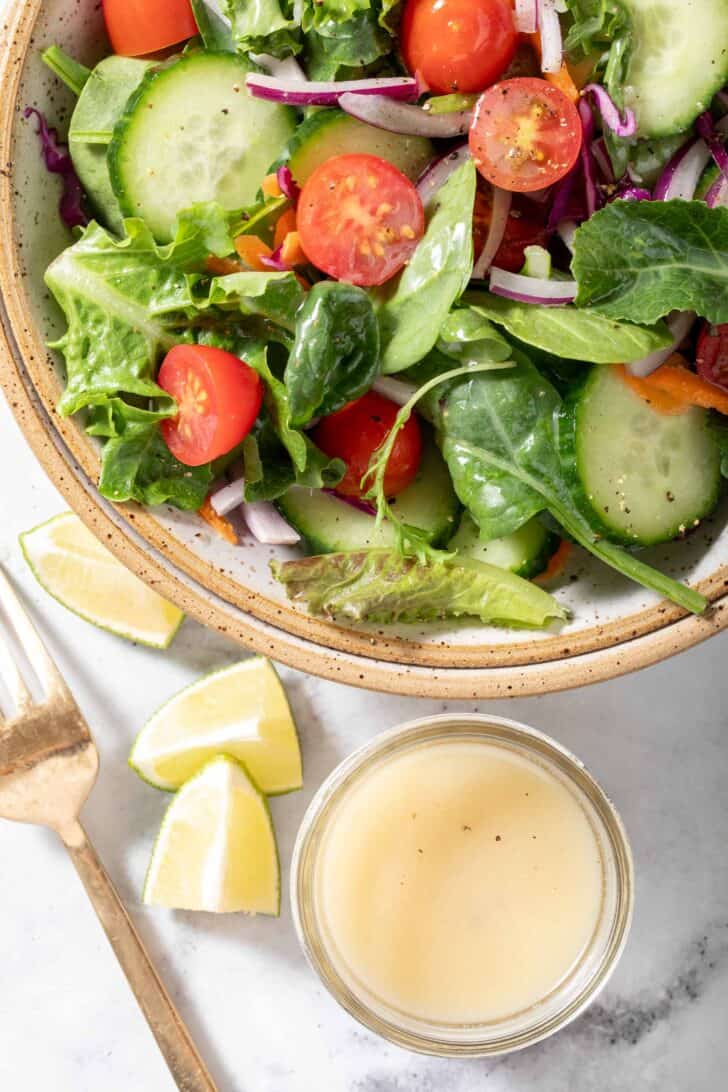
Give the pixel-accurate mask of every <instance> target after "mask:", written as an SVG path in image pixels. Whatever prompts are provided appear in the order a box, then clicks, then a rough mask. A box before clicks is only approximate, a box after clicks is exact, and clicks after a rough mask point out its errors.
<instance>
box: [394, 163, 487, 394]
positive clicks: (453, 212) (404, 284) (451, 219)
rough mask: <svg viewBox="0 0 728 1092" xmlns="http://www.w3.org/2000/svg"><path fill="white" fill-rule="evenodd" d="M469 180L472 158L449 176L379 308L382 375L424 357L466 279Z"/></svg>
mask: <svg viewBox="0 0 728 1092" xmlns="http://www.w3.org/2000/svg"><path fill="white" fill-rule="evenodd" d="M475 183H476V172H475V165H474V164H473V162H472V160H468V162H467V163H463V165H462V166H461V167H459V168H458V169H457V170H456V171H455V172H454V173H453V174H452V175H451V176H450V178H449V179H448V180H447V182H446V183H445V185H444V186H443V187H442V189H441V190H440V191H439V194H438V196H437V199H436V204H435V210H434V213H433V214H432V216H431V218H430V221H429V224H428V226H427V231H426V232H425V235H424V238H423V239H422V240H421V241H420V244H419V246H418V247H417V249H416V251H415V253H414V254H413V256H412V259H411V261H410V262H409V264H408V265H407V266H406V267H405V270H404V272H403V273H402V276H401V277H400V280H399V283H398V285H397V287H396V289H395V292H394V295H393V296H391V297H390V298H389V299H388V300H387V301H386V302H385V303H383V304H382V306H381V308H380V310H379V325H380V329H381V332H382V344H383V354H382V371H383V372H384V373H385V374H391V373H393V372H400V371H403V370H404V369H405V368H409V367H410V366H411V365H412V364H416V363H417V362H418V361H420V360H422V358H423V357H424V356H426V354H427V353H428V352H429V351H430V349H432V347H433V346H434V345H435V342H436V341H437V339H438V337H439V334H440V330H441V328H442V325H443V323H444V322H445V320H446V319H447V317H448V315H449V313H450V309H451V307H452V305H453V304H454V303H455V301H456V300H457V299H458V298H459V296H460V295H461V294H462V293H463V292H464V291H465V289H466V287H467V285H468V283H469V281H470V276H471V273H472V270H473V233H472V219H473V205H474V202H475Z"/></svg>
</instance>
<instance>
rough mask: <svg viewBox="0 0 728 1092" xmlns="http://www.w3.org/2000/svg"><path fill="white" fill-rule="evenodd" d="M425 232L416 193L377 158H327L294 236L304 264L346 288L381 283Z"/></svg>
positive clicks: (306, 195) (304, 199)
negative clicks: (298, 239) (302, 251)
mask: <svg viewBox="0 0 728 1092" xmlns="http://www.w3.org/2000/svg"><path fill="white" fill-rule="evenodd" d="M424 231H425V213H424V209H423V208H422V201H421V200H420V197H419V194H418V193H417V190H416V189H415V187H414V186H413V185H412V183H411V182H410V180H409V179H408V178H405V176H404V175H403V174H402V173H401V172H400V171H398V170H397V168H396V167H393V166H392V164H391V163H387V162H386V160H384V159H379V157H378V156H375V155H339V156H334V157H333V159H327V160H326V162H325V163H322V164H321V166H320V167H317V168H316V170H315V171H314V172H313V174H312V175H311V177H310V178H309V180H308V182H307V183H306V185H305V186H304V187H303V192H302V193H301V197H300V199H299V202H298V234H299V238H300V241H301V246H302V247H303V249H304V251H305V253H306V256H307V257H308V260H309V261H310V262H311V264H312V265H315V266H317V267H318V268H319V269H322V270H323V271H324V273H328V274H329V276H330V277H334V278H335V279H336V280H337V281H348V282H349V283H350V284H359V285H377V284H384V282H385V281H388V280H389V279H390V277H393V276H394V274H395V273H398V272H399V271H400V269H401V268H402V266H403V265H404V264H405V263H406V262H407V261H408V259H409V258H410V257H411V256H412V253H413V251H414V250H415V248H416V246H417V244H418V242H419V241H420V239H421V238H422V236H423V234H424Z"/></svg>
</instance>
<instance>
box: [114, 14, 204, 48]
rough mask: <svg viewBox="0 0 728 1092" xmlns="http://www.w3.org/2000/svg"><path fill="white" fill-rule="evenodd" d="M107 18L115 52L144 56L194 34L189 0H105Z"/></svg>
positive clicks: (182, 40)
mask: <svg viewBox="0 0 728 1092" xmlns="http://www.w3.org/2000/svg"><path fill="white" fill-rule="evenodd" d="M104 18H105V20H106V29H107V31H108V33H109V38H110V40H111V44H112V46H113V48H114V52H115V53H121V54H122V55H123V56H125V57H141V56H143V55H144V54H145V53H156V52H157V51H158V50H160V49H166V48H167V46H171V45H176V44H177V42H184V41H185V39H187V38H194V36H195V35H196V34H197V33H198V30H197V23H196V22H195V17H194V15H193V14H192V7H191V6H190V0H156V2H155V3H154V4H150V3H149V0H104Z"/></svg>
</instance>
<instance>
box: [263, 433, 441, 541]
mask: <svg viewBox="0 0 728 1092" xmlns="http://www.w3.org/2000/svg"><path fill="white" fill-rule="evenodd" d="M276 503H277V505H278V507H279V508H280V510H281V512H282V513H283V515H284V516H285V518H286V519H287V520H288V522H289V523H290V524H292V526H293V527H295V528H296V530H297V531H298V533H299V534H300V535H301V537H302V539H303V540H304V545H305V546H306V548H307V549H308V551H309V553H312V554H333V553H339V552H342V551H346V550H368V549H370V548H372V547H375V546H394V545H395V534H394V530H393V528H392V526H391V524H388V523H386V522H384V523H381V524H380V525H379V527H377V525H376V520H375V518H374V516H370V515H368V513H366V512H362V511H360V510H359V509H358V508H354V507H353V506H352V505H351V504H347V503H346V501H343V500H340V499H339V498H338V497H334V496H332V495H331V494H330V493H323V492H322V491H321V490H320V489H305V488H303V487H302V486H300V485H294V486H293V487H292V488H291V489H289V490H288V492H287V493H285V494H284V496H282V497H280V499H279V500H278V501H277V502H276ZM393 507H394V509H395V511H396V513H397V516H398V517H399V518H400V519H401V520H402V521H403V522H404V523H409V524H410V525H411V526H413V527H419V528H421V529H422V530H423V531H426V532H427V533H428V536H429V538H430V541H431V542H432V543H433V545H435V546H437V545H439V544H440V543H442V542H446V541H447V540H448V539H449V538H450V536H451V535H452V532H453V528H454V527H455V525H456V523H457V520H458V515H459V513H460V504H459V501H458V499H457V497H456V496H455V490H454V489H453V487H452V482H451V480H450V474H449V471H448V469H447V466H446V465H445V462H444V460H443V458H442V455H441V454H440V452H439V451H438V449H437V448H436V447H435V445H434V443H432V442H429V443H428V444H427V445H426V446H425V451H424V454H423V457H422V462H421V464H420V469H419V472H418V474H417V477H416V478H415V480H414V481H413V482H412V485H410V486H408V487H407V489H405V490H404V492H402V493H400V495H399V496H398V497H397V498H396V500H395V502H394V504H393Z"/></svg>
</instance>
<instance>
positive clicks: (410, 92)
mask: <svg viewBox="0 0 728 1092" xmlns="http://www.w3.org/2000/svg"><path fill="white" fill-rule="evenodd" d="M245 84H246V86H247V88H248V91H249V92H250V94H251V95H253V96H254V97H255V98H258V99H268V100H269V101H270V102H281V103H286V104H288V105H289V106H339V105H342V103H341V100H342V98H344V97H345V96H348V95H351V96H352V97H353V98H359V97H368V96H374V97H375V98H383V99H384V100H385V101H388V100H389V99H403V100H404V101H406V102H411V101H413V100H415V99H417V98H418V97H419V93H420V89H419V85H418V83H417V80H415V79H412V78H411V77H405V76H392V77H391V78H389V77H388V78H386V79H375V80H343V81H342V82H341V83H334V82H319V81H314V80H306V81H305V82H303V83H302V82H301V81H300V80H291V79H278V78H277V77H275V76H261V75H260V74H259V73H257V72H251V73H250V75H248V76H247V77H246V80H245ZM443 116H447V115H443Z"/></svg>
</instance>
